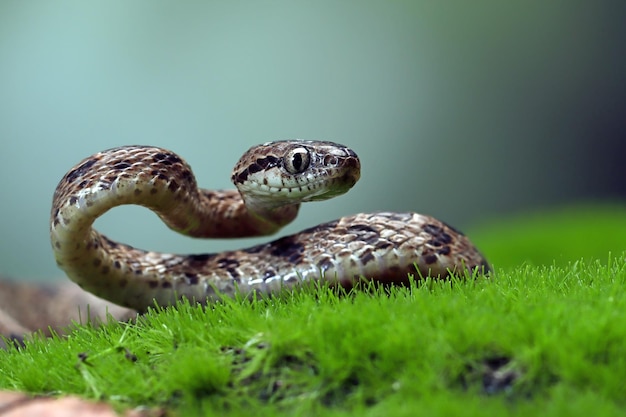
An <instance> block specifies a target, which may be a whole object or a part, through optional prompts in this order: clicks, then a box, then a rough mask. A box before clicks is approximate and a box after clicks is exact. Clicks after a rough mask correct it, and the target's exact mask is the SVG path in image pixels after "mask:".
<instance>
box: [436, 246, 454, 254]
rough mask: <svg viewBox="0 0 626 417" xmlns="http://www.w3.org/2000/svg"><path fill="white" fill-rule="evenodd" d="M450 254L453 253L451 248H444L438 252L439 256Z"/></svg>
mask: <svg viewBox="0 0 626 417" xmlns="http://www.w3.org/2000/svg"><path fill="white" fill-rule="evenodd" d="M450 252H451V249H450V246H444V247H443V248H441V249H439V250H438V251H437V253H438V254H439V255H450Z"/></svg>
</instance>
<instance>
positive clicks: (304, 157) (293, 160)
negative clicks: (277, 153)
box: [284, 148, 311, 174]
mask: <svg viewBox="0 0 626 417" xmlns="http://www.w3.org/2000/svg"><path fill="white" fill-rule="evenodd" d="M310 159H311V158H310V157H309V150H308V149H306V148H294V149H292V150H290V151H289V152H288V153H287V155H285V159H284V165H285V169H286V170H287V172H289V173H290V174H299V173H301V172H303V171H304V170H305V169H307V168H308V167H309V163H310Z"/></svg>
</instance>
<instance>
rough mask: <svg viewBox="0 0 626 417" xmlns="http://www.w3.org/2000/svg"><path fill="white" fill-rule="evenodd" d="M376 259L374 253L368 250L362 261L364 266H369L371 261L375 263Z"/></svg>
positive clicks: (362, 256) (364, 253)
mask: <svg viewBox="0 0 626 417" xmlns="http://www.w3.org/2000/svg"><path fill="white" fill-rule="evenodd" d="M374 259H375V257H374V254H373V253H372V249H367V250H365V251H364V252H363V254H362V255H361V261H362V262H363V264H367V263H368V262H369V261H373V260H374Z"/></svg>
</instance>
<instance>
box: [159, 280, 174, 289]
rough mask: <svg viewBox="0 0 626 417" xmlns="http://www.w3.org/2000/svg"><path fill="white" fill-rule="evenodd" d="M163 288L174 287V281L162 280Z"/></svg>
mask: <svg viewBox="0 0 626 417" xmlns="http://www.w3.org/2000/svg"><path fill="white" fill-rule="evenodd" d="M161 288H172V283H171V282H169V281H162V282H161Z"/></svg>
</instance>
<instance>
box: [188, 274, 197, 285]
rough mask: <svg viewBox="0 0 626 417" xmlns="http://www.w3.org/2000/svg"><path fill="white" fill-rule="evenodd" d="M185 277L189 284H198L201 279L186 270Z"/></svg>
mask: <svg viewBox="0 0 626 417" xmlns="http://www.w3.org/2000/svg"><path fill="white" fill-rule="evenodd" d="M185 278H186V279H187V282H188V283H189V285H198V282H199V281H200V279H199V278H198V275H196V274H193V273H191V272H185Z"/></svg>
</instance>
